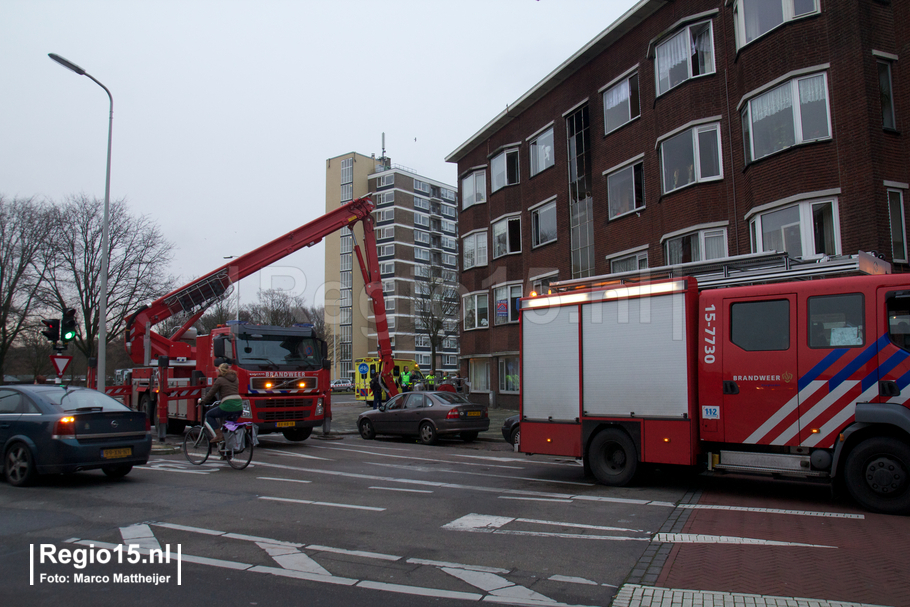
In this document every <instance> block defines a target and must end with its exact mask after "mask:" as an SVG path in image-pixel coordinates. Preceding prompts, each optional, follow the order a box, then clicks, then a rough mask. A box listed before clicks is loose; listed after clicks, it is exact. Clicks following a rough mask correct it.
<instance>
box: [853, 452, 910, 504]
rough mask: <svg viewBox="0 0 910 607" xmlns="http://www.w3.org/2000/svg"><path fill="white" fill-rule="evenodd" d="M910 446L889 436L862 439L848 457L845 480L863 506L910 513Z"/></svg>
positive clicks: (854, 497)
mask: <svg viewBox="0 0 910 607" xmlns="http://www.w3.org/2000/svg"><path fill="white" fill-rule="evenodd" d="M908 472H910V447H907V445H906V444H904V443H903V442H901V441H899V440H897V439H894V438H886V437H873V438H869V439H866V440H865V441H863V442H861V443H860V444H859V445H857V447H856V448H855V449H853V450H852V451H851V452H850V455H848V456H847V464H846V466H845V467H844V481H845V484H846V485H847V490H848V491H849V492H850V495H852V496H853V499H855V500H856V501H857V503H859V505H860V506H862V507H863V508H865V509H867V510H872V511H873V512H882V513H884V514H908V513H910V482H908V479H907V474H908Z"/></svg>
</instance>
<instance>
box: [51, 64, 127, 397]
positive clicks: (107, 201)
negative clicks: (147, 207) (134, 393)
mask: <svg viewBox="0 0 910 607" xmlns="http://www.w3.org/2000/svg"><path fill="white" fill-rule="evenodd" d="M47 56H48V57H50V58H51V59H53V60H54V61H56V62H57V63H59V64H60V65H62V66H63V67H65V68H67V69H69V70H72V71H74V72H76V73H77V74H78V75H80V76H87V77H88V78H89V79H90V80H91V81H92V82H94V83H95V84H97V85H98V86H100V87H101V88H103V89H104V92H105V93H107V97H108V99H110V101H111V112H110V118H109V119H108V124H107V174H106V175H105V178H104V217H103V220H102V221H103V223H102V224H101V296H100V297H99V300H100V302H99V306H98V315H99V319H98V391H99V392H101V393H102V394H103V393H104V380H105V375H106V371H105V361H106V359H107V267H108V261H109V257H110V251H109V250H108V246H109V244H108V243H109V239H110V235H109V234H108V223H110V222H109V220H108V216H109V215H110V205H111V135H112V133H113V130H114V97H113V95H111V92H110V91H109V90H107V87H106V86H104V85H103V84H101V83H100V82H98V80H97V79H95V77H94V76H92V75H91V74H89V73H88V72H86V71H85V70H84V69H82V68H81V67H79V66H78V65H76V64H75V63H72V62H70V61H67V60H66V59H64V58H63V57H61V56H60V55H57V54H55V53H48V55H47ZM86 322H88V319H86Z"/></svg>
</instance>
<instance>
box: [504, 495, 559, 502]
mask: <svg viewBox="0 0 910 607" xmlns="http://www.w3.org/2000/svg"><path fill="white" fill-rule="evenodd" d="M499 499H501V500H524V501H526V502H556V503H559V504H571V503H572V500H569V499H557V498H554V497H519V496H516V495H500V496H499Z"/></svg>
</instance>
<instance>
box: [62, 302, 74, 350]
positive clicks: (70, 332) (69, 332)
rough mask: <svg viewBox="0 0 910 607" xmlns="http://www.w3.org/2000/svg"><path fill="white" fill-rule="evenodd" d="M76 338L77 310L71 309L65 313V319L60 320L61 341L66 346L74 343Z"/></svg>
mask: <svg viewBox="0 0 910 607" xmlns="http://www.w3.org/2000/svg"><path fill="white" fill-rule="evenodd" d="M74 337H76V310H75V309H74V308H69V309H67V310H64V311H63V318H62V319H61V320H60V341H61V342H63V345H64V346H65V345H66V344H68V343H69V342H71V341H73V338H74Z"/></svg>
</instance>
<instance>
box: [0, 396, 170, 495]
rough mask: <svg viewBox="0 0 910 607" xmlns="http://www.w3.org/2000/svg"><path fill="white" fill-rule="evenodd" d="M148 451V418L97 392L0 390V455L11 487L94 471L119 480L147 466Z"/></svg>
mask: <svg viewBox="0 0 910 607" xmlns="http://www.w3.org/2000/svg"><path fill="white" fill-rule="evenodd" d="M151 450H152V433H151V428H150V427H149V419H148V416H147V415H146V414H145V413H143V412H139V411H131V410H130V409H128V408H127V407H124V406H123V405H122V404H120V403H119V402H117V401H116V400H114V399H113V398H111V397H109V396H105V395H104V394H102V393H100V392H97V391H96V390H90V389H88V388H71V387H62V386H53V385H50V386H48V385H43V386H42V385H22V386H0V453H2V454H3V462H2V467H3V472H4V475H5V476H6V480H7V482H9V484H11V485H14V486H16V487H20V486H24V485H28V484H29V483H31V482H33V481H34V480H35V478H36V477H37V476H38V475H39V474H53V473H66V472H76V471H78V470H92V469H97V468H101V470H102V471H103V472H104V473H105V474H106V475H108V476H109V477H112V478H120V477H122V476H126V475H127V474H129V472H130V470H132V468H133V466H139V465H142V464H145V463H146V462H147V461H148V459H149V454H150V453H151Z"/></svg>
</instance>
